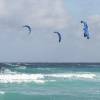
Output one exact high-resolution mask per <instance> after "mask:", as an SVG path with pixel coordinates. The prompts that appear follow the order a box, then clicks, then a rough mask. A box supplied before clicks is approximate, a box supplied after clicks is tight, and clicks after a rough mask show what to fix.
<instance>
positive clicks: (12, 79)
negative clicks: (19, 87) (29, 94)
mask: <svg viewBox="0 0 100 100" xmlns="http://www.w3.org/2000/svg"><path fill="white" fill-rule="evenodd" d="M57 78H59V79H63V78H64V79H95V78H96V74H93V73H81V74H80V73H57V74H22V73H16V74H0V83H23V82H24V83H30V82H35V83H42V84H43V83H45V82H55V81H56V79H57ZM52 80H53V81H52Z"/></svg>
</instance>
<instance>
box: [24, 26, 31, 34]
mask: <svg viewBox="0 0 100 100" xmlns="http://www.w3.org/2000/svg"><path fill="white" fill-rule="evenodd" d="M23 27H24V28H27V29H28V31H29V34H30V33H31V30H32V29H31V27H30V26H29V25H24V26H23Z"/></svg>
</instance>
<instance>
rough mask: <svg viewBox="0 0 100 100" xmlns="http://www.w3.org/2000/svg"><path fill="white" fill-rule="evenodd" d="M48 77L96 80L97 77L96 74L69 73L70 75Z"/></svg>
mask: <svg viewBox="0 0 100 100" xmlns="http://www.w3.org/2000/svg"><path fill="white" fill-rule="evenodd" d="M47 76H48V77H55V78H86V79H94V78H95V77H96V75H95V74H91V73H88V74H86V73H84V74H78V73H74V74H73V73H68V74H66V73H65V74H60V73H59V74H48V75H47Z"/></svg>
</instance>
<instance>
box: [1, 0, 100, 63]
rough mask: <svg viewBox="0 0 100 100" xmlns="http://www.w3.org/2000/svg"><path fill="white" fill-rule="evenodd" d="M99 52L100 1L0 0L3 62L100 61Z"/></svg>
mask: <svg viewBox="0 0 100 100" xmlns="http://www.w3.org/2000/svg"><path fill="white" fill-rule="evenodd" d="M80 20H85V21H87V22H88V25H89V31H90V33H91V38H90V40H87V39H85V38H84V37H83V33H82V25H81V24H80ZM25 24H28V25H30V26H31V28H32V33H31V35H29V34H28V32H27V30H25V29H24V28H22V26H23V25H25ZM54 31H59V32H61V34H62V42H61V43H59V42H58V37H57V35H56V34H54V33H53V32H54ZM99 52H100V0H0V62H100V53H99Z"/></svg>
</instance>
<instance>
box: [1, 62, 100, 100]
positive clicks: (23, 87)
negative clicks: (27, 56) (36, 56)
mask: <svg viewBox="0 0 100 100" xmlns="http://www.w3.org/2000/svg"><path fill="white" fill-rule="evenodd" d="M0 66H1V67H0V68H1V74H0V100H100V65H99V64H98V65H96V64H85V65H84V64H63V63H62V64H32V63H31V64H29V63H23V64H21V63H14V64H12V63H4V64H0Z"/></svg>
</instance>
